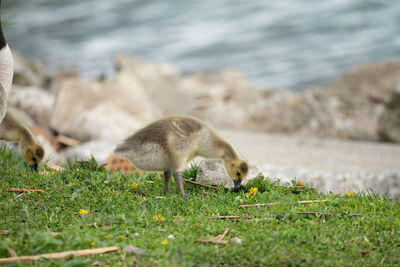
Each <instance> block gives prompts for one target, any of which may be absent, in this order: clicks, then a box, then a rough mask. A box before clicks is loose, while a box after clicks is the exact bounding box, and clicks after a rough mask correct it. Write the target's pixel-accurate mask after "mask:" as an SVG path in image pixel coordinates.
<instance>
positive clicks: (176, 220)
mask: <svg viewBox="0 0 400 267" xmlns="http://www.w3.org/2000/svg"><path fill="white" fill-rule="evenodd" d="M41 171H42V172H44V171H45V169H44V168H43V167H42V168H41ZM185 175H186V178H187V179H188V178H189V179H190V178H191V177H193V175H195V171H194V170H190V171H188V172H187V173H186V174H185ZM0 179H1V188H0V202H1V204H0V230H11V231H12V232H11V233H9V234H8V235H0V257H9V254H8V252H7V248H12V249H13V250H15V252H16V253H17V254H18V255H20V256H22V255H32V254H40V253H51V252H60V251H66V250H76V249H88V248H90V247H91V245H92V243H93V242H94V243H95V247H105V246H113V245H117V246H120V247H123V246H125V245H129V244H132V245H134V246H137V247H140V248H142V249H145V250H146V251H147V255H144V256H141V257H139V258H134V257H132V256H131V255H128V254H126V253H124V252H123V251H122V250H120V251H119V252H118V253H110V254H104V255H98V256H85V257H79V258H69V259H64V260H44V259H42V260H40V261H36V262H30V263H20V264H19V265H20V266H25V265H33V266H86V265H91V264H93V263H97V264H100V265H102V264H103V265H104V266H130V265H131V264H133V263H135V264H139V266H149V265H151V266H218V265H224V266H265V265H267V266H269V265H273V266H311V265H324V266H377V265H380V264H384V265H388V266H389V265H392V266H394V265H399V264H400V232H399V229H400V204H399V202H398V200H392V199H388V198H387V197H386V196H381V195H377V194H374V193H372V192H366V193H362V194H359V195H357V196H353V197H344V196H341V195H337V194H332V193H330V194H321V193H318V192H316V190H314V189H311V188H309V187H307V186H305V187H304V188H302V189H299V190H297V189H293V188H291V187H289V186H290V185H286V186H279V184H278V183H277V182H273V181H271V180H269V179H265V180H264V181H261V180H259V181H256V182H255V185H253V186H257V187H258V188H259V192H258V193H257V194H256V195H255V196H254V197H248V196H246V195H245V193H246V192H248V190H249V187H250V186H248V187H246V188H244V189H243V190H242V191H240V192H239V193H231V192H228V191H224V190H222V191H220V192H214V191H210V190H207V189H203V188H199V187H196V186H194V185H191V184H186V185H185V190H186V192H187V194H188V198H187V199H183V198H182V197H180V196H178V195H177V194H175V193H174V194H170V195H166V196H165V195H163V193H162V190H163V177H162V175H160V174H147V175H145V176H143V177H138V176H137V175H129V176H125V175H123V174H121V173H111V172H110V171H106V170H104V169H102V168H101V167H98V166H97V164H96V162H95V161H88V162H80V163H78V164H76V165H74V166H67V168H66V170H65V171H62V172H52V173H50V174H43V175H39V174H36V173H33V172H32V171H31V169H30V168H29V166H27V165H26V163H25V162H24V161H23V160H22V159H21V158H20V157H15V156H13V155H11V153H10V152H8V151H0ZM149 181H152V182H153V183H151V182H149ZM133 182H135V183H136V184H138V185H139V186H138V188H137V189H136V190H140V191H141V192H143V193H145V194H146V195H145V196H143V195H139V194H138V193H135V192H134V191H133V188H132V186H131V184H132V183H133ZM294 183H296V182H294ZM174 186H175V184H174V183H173V190H175V189H176V188H175V187H174ZM11 187H14V188H32V189H33V188H35V189H43V190H45V193H43V194H39V193H25V194H23V195H22V196H18V193H12V192H7V191H6V190H7V189H8V188H11ZM204 191H206V192H208V193H211V194H209V195H203V193H202V192H204ZM212 193H215V194H216V197H214V196H213V195H212ZM156 196H165V198H156ZM310 199H328V200H329V201H328V202H326V203H313V204H309V205H297V204H293V202H295V201H298V200H310ZM277 201H278V202H281V203H282V205H278V206H272V207H256V208H246V209H244V208H238V206H239V205H243V204H250V203H266V202H277ZM80 209H86V210H88V211H89V212H88V214H87V215H81V214H79V210H80ZM296 211H320V212H329V213H338V214H341V215H338V216H328V215H300V214H296V213H295V212H296ZM355 213H357V214H362V215H364V217H362V218H361V217H353V216H351V214H355ZM158 215H160V216H161V217H165V218H166V219H165V221H156V220H155V219H154V218H153V216H158ZM217 215H251V216H254V217H255V218H254V219H242V220H236V221H232V220H230V221H224V220H214V219H210V218H209V217H210V216H217ZM115 222H123V224H120V225H118V224H114V223H115ZM100 224H102V226H100ZM227 227H229V228H230V231H229V233H228V235H227V236H226V237H225V239H226V240H229V239H230V238H232V237H238V238H240V239H242V240H243V243H242V244H236V243H234V242H228V243H227V244H225V245H219V246H216V245H213V244H203V243H199V242H197V241H196V240H197V239H199V238H211V237H215V236H217V235H218V234H221V233H222V232H223V231H224V230H225V229H226V228H227ZM52 232H56V233H60V234H59V235H56V236H53V235H52V234H51V233H52ZM169 235H173V236H174V238H173V239H169V238H168V236H169ZM165 240H167V244H165V245H163V244H162V242H163V241H165Z"/></svg>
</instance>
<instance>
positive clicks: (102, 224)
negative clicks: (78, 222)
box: [89, 222, 125, 228]
mask: <svg viewBox="0 0 400 267" xmlns="http://www.w3.org/2000/svg"><path fill="white" fill-rule="evenodd" d="M121 224H125V222H113V223H111V224H109V223H99V224H91V225H89V227H90V228H93V227H96V226H97V227H103V226H112V225H121Z"/></svg>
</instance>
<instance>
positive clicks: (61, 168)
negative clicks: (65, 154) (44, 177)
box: [47, 163, 65, 171]
mask: <svg viewBox="0 0 400 267" xmlns="http://www.w3.org/2000/svg"><path fill="white" fill-rule="evenodd" d="M47 168H49V169H51V170H54V171H63V170H65V169H64V168H63V167H61V166H58V165H56V164H53V163H47Z"/></svg>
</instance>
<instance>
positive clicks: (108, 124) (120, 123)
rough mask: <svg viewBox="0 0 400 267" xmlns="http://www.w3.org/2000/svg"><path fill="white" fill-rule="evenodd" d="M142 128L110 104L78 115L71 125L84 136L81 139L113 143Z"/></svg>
mask: <svg viewBox="0 0 400 267" xmlns="http://www.w3.org/2000/svg"><path fill="white" fill-rule="evenodd" d="M143 126H144V124H143V123H142V122H140V121H139V120H137V119H136V118H134V117H132V116H131V115H129V114H128V113H127V112H126V111H124V110H122V109H120V108H118V107H116V106H114V105H112V104H110V103H104V104H101V105H98V106H96V107H94V108H93V109H91V110H88V111H87V112H84V113H81V114H79V115H78V116H77V117H76V118H75V120H74V123H73V127H76V128H77V129H79V131H80V132H81V133H82V134H83V133H85V134H86V135H81V136H80V138H82V139H88V140H97V139H101V140H105V141H108V142H115V143H117V142H122V141H123V139H125V138H126V137H128V136H129V135H131V134H133V133H134V132H135V131H136V130H138V129H140V128H142V127H143Z"/></svg>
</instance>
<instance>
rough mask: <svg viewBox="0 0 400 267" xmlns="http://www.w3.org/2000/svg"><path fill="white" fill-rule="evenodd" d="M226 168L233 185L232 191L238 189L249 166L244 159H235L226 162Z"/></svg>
mask: <svg viewBox="0 0 400 267" xmlns="http://www.w3.org/2000/svg"><path fill="white" fill-rule="evenodd" d="M226 169H227V171H228V174H229V176H230V177H231V178H232V180H233V183H234V185H235V187H234V189H233V191H238V190H239V187H240V184H241V183H242V181H243V180H244V178H246V176H247V172H248V170H249V166H248V164H247V162H246V161H245V160H244V159H241V158H239V159H235V160H232V161H230V162H227V163H226Z"/></svg>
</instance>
